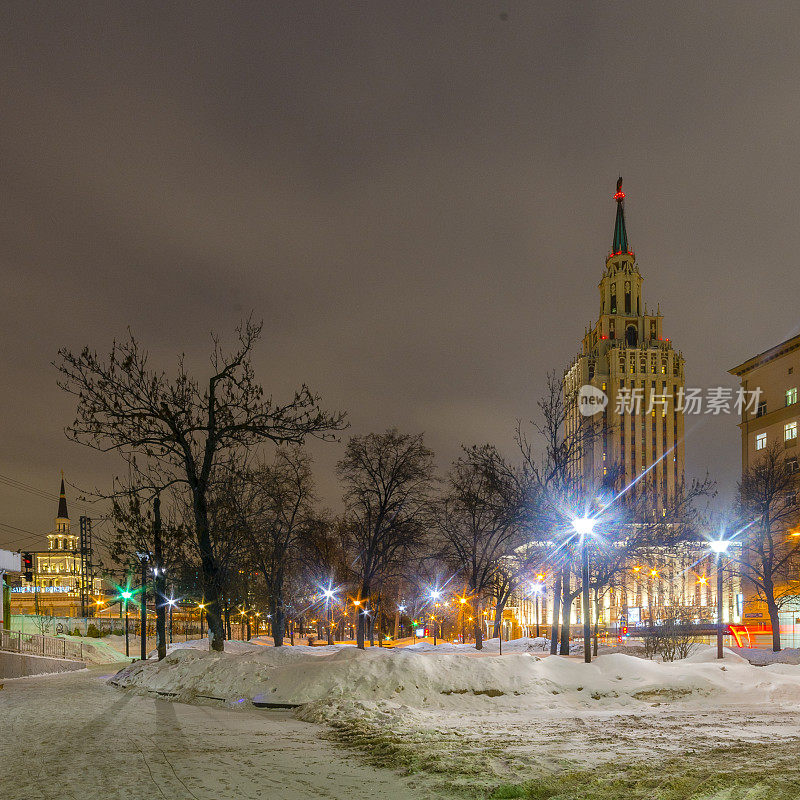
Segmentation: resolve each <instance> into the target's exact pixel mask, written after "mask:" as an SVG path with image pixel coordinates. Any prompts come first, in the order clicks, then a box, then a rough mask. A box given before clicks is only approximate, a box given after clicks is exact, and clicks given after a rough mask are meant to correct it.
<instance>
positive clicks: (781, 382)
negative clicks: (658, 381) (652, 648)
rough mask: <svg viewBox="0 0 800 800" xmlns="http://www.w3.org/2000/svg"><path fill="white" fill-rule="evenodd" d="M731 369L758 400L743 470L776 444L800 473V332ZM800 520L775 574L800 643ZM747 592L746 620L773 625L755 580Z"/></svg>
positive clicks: (745, 415) (789, 532) (744, 412)
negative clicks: (754, 583) (799, 433)
mask: <svg viewBox="0 0 800 800" xmlns="http://www.w3.org/2000/svg"><path fill="white" fill-rule="evenodd" d="M729 372H730V374H731V375H735V376H736V377H737V378H739V380H740V381H741V388H742V390H743V391H746V392H749V393H751V395H755V396H756V397H757V398H758V402H757V403H756V404H755V407H745V406H743V407H742V409H741V419H740V422H739V430H740V431H741V437H742V472H743V473H744V472H746V471H747V470H748V469H750V468H751V467H753V466H754V465H756V464H757V463H758V461H759V458H760V457H761V456H763V455H764V453H765V452H766V450H767V448H770V447H774V446H775V444H776V443H777V445H778V446H779V447H780V448H781V450H782V451H783V454H784V456H785V458H786V466H787V467H788V469H789V471H790V472H792V473H795V474H796V475H798V476H800V460H799V459H800V447H799V446H798V441H800V438H798V426H800V403H798V389H800V335H797V336H793V337H792V338H790V339H787V340H786V341H785V342H781V343H780V344H778V345H775V346H774V347H771V348H770V349H769V350H766V351H764V352H763V353H759V354H758V355H755V356H752V357H751V358H748V359H747V361H744V362H742V363H741V364H739V365H737V366H735V367H733V368H732V369H731V370H729ZM797 483H798V486H797V488H798V489H800V478H798V481H797ZM798 519H800V509H799V510H798V514H797V517H795V518H794V520H793V522H794V524H792V525H789V524H787V525H786V530H785V531H783V535H784V536H785V540H784V541H785V548H786V549H785V550H784V551H783V552H778V553H777V554H776V558H778V559H780V558H786V559H787V563H786V565H785V568H783V569H781V570H779V571H777V572H776V574H775V576H774V578H775V584H776V585H775V597H776V598H780V600H781V606H782V613H781V614H780V620H781V629H782V631H784V633H785V635H791V636H793V637H794V639H795V641H800V549H799V548H798V542H797V538H796V537H797V534H798V533H800V529H798V527H797V524H796V520H798ZM787 523H788V520H787ZM745 535H746V534H745ZM744 590H745V616H746V619H747V621H748V622H752V623H759V622H764V623H765V624H766V623H768V622H769V614H768V612H767V606H766V603H765V602H764V601H763V599H762V598H760V597H759V595H758V592H757V590H756V589H755V587H754V586H753V584H752V583H751V582H750V581H747V580H745V581H744ZM790 629H791V634H789V631H790ZM787 641H788V640H787ZM790 646H792V645H790ZM793 646H796V645H793Z"/></svg>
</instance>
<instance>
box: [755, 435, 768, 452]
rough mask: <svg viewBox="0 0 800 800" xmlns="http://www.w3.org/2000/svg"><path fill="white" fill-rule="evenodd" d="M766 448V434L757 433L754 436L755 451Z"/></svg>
mask: <svg viewBox="0 0 800 800" xmlns="http://www.w3.org/2000/svg"><path fill="white" fill-rule="evenodd" d="M766 446H767V434H766V433H757V434H756V450H763V449H764V448H765V447H766Z"/></svg>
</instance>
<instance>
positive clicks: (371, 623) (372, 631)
mask: <svg viewBox="0 0 800 800" xmlns="http://www.w3.org/2000/svg"><path fill="white" fill-rule="evenodd" d="M367 621H368V624H369V646H370V647H375V614H374V613H372V614H370V615H369V617H367Z"/></svg>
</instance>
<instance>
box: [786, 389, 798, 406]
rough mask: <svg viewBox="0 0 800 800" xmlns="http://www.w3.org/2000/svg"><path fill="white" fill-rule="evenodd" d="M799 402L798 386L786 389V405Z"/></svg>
mask: <svg viewBox="0 0 800 800" xmlns="http://www.w3.org/2000/svg"><path fill="white" fill-rule="evenodd" d="M796 402H797V387H796V386H795V387H793V388H791V389H787V390H786V405H787V406H793V405H794V404H795V403H796Z"/></svg>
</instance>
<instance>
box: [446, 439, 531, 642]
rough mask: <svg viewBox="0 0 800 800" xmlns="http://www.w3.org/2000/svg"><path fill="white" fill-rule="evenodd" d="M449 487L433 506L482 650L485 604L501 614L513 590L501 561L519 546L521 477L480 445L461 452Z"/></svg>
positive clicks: (447, 557) (450, 474)
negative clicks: (470, 603)
mask: <svg viewBox="0 0 800 800" xmlns="http://www.w3.org/2000/svg"><path fill="white" fill-rule="evenodd" d="M447 484H448V485H447V489H446V491H445V493H444V496H443V497H442V498H441V500H440V502H439V503H438V505H437V511H436V525H437V528H438V530H439V532H440V534H441V536H442V539H443V542H444V550H443V555H444V556H445V558H446V559H447V560H448V561H449V562H450V563H451V564H452V566H453V567H454V568H455V569H456V570H457V571H458V572H459V573H460V576H461V579H463V581H464V583H465V584H466V586H467V587H468V590H469V592H470V594H471V595H472V596H473V597H474V606H475V613H474V615H473V616H474V632H475V647H476V649H478V650H481V649H483V631H482V628H481V624H482V620H481V617H482V601H483V599H484V598H485V597H486V596H489V595H493V596H495V597H496V599H497V614H499V615H502V609H503V606H504V605H505V603H506V602H507V600H508V597H509V596H510V594H511V590H512V589H513V586H514V585H515V580H514V577H513V575H512V572H511V571H509V569H506V570H504V569H503V559H510V558H512V557H513V556H514V550H515V548H516V547H517V546H519V545H520V544H521V541H520V514H519V511H520V507H521V493H520V482H519V476H518V475H517V474H516V473H515V471H514V469H513V468H512V467H511V466H509V464H508V463H507V462H506V461H505V460H504V459H503V457H502V456H501V455H500V454H499V453H498V452H497V450H496V449H495V448H494V447H493V446H491V445H483V446H481V447H471V448H468V449H465V450H464V455H463V456H462V457H461V458H459V459H458V460H457V461H456V462H455V463H454V464H453V466H452V468H451V469H450V473H449V475H448V482H447ZM496 616H497V615H496ZM497 624H498V623H496V626H497Z"/></svg>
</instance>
